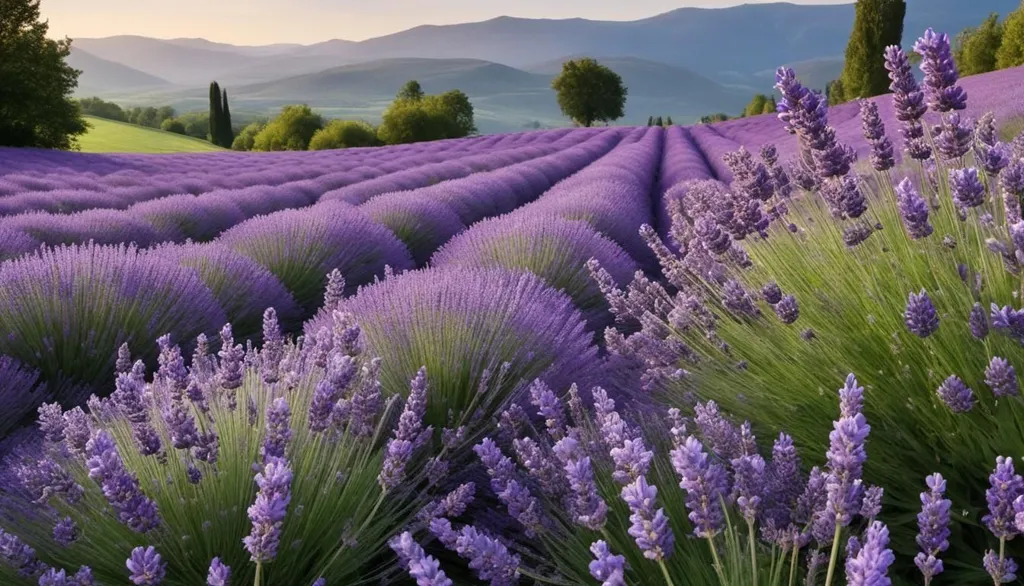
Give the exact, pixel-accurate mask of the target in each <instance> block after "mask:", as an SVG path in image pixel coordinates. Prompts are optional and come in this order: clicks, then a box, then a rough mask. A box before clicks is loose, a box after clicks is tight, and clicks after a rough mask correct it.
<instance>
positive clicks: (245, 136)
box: [231, 120, 267, 151]
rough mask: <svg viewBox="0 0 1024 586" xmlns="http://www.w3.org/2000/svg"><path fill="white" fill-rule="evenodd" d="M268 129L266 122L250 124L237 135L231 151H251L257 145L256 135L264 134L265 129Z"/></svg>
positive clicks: (258, 121) (260, 121) (259, 121)
mask: <svg viewBox="0 0 1024 586" xmlns="http://www.w3.org/2000/svg"><path fill="white" fill-rule="evenodd" d="M266 127H267V121H266V120H257V121H255V122H250V123H249V124H248V125H247V126H246V127H245V128H243V129H242V130H241V131H240V132H239V133H238V134H236V135H235V140H234V141H233V142H232V143H231V149H232V150H235V151H251V150H252V148H253V146H255V145H256V135H258V134H259V133H260V132H263V129H264V128H266Z"/></svg>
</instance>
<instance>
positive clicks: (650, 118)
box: [647, 116, 654, 126]
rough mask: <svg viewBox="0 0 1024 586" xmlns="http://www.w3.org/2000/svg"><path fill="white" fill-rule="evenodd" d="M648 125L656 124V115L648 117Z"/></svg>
mask: <svg viewBox="0 0 1024 586" xmlns="http://www.w3.org/2000/svg"><path fill="white" fill-rule="evenodd" d="M647 126H654V116H648V117H647Z"/></svg>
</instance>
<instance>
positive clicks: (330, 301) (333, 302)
mask: <svg viewBox="0 0 1024 586" xmlns="http://www.w3.org/2000/svg"><path fill="white" fill-rule="evenodd" d="M344 298H345V277H344V276H343V275H342V274H341V271H339V270H338V269H334V270H332V271H331V272H330V273H328V274H327V287H326V288H325V289H324V310H326V311H334V310H335V309H338V308H339V306H340V304H341V302H342V301H343V300H344Z"/></svg>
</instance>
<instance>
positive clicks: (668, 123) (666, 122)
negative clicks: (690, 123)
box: [665, 116, 672, 126]
mask: <svg viewBox="0 0 1024 586" xmlns="http://www.w3.org/2000/svg"><path fill="white" fill-rule="evenodd" d="M665 126H672V117H671V116H669V117H668V118H666V119H665Z"/></svg>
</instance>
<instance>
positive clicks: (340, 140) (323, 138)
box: [309, 120, 381, 151]
mask: <svg viewBox="0 0 1024 586" xmlns="http://www.w3.org/2000/svg"><path fill="white" fill-rule="evenodd" d="M380 144H381V142H380V139H378V138H377V130H376V129H375V128H374V127H373V126H370V125H369V124H368V123H366V122H363V121H362V120H331V121H330V122H329V123H328V124H327V126H324V127H323V128H321V129H320V130H317V131H316V134H314V135H313V139H312V140H310V141H309V150H311V151H323V150H327V149H345V148H354V147H370V146H379V145H380Z"/></svg>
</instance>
